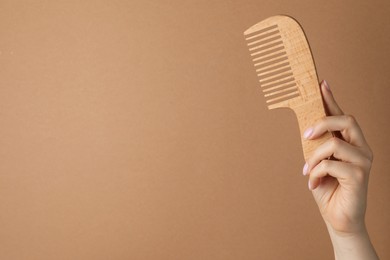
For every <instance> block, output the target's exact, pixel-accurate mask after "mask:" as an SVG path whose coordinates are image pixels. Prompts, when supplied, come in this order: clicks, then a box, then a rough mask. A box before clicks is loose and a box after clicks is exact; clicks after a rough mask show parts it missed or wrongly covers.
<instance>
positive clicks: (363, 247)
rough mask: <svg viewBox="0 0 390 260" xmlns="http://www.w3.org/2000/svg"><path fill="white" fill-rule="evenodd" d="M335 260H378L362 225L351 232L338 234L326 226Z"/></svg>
mask: <svg viewBox="0 0 390 260" xmlns="http://www.w3.org/2000/svg"><path fill="white" fill-rule="evenodd" d="M327 228H328V232H329V235H330V238H331V241H332V245H333V250H334V255H335V259H336V260H348V259H354V260H359V259H365V260H371V259H373V260H374V259H375V260H377V259H379V258H378V256H377V254H376V252H375V249H374V247H373V245H372V243H371V241H370V237H369V234H368V232H367V228H366V226H365V225H364V224H363V225H362V226H361V227H360V228H359V229H356V230H355V231H353V232H349V233H347V232H339V231H337V230H334V229H333V228H332V227H331V226H330V225H327Z"/></svg>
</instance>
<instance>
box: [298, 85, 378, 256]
mask: <svg viewBox="0 0 390 260" xmlns="http://www.w3.org/2000/svg"><path fill="white" fill-rule="evenodd" d="M321 91H322V95H323V99H324V103H325V106H326V110H327V113H328V115H329V116H327V117H325V118H323V119H321V120H320V121H319V122H317V123H316V124H315V125H313V126H312V127H311V128H309V129H308V130H306V132H305V133H306V135H305V137H306V138H307V139H309V140H310V139H316V138H318V137H320V136H321V135H323V134H324V133H326V132H328V131H330V132H334V133H335V137H333V138H331V139H329V140H328V141H326V142H325V143H324V144H322V145H321V146H320V147H318V148H317V149H316V150H315V151H314V153H313V154H312V156H311V157H310V158H309V159H308V160H307V162H306V164H305V166H304V169H303V174H304V175H308V176H309V182H308V186H309V189H310V190H312V193H313V196H314V199H315V201H316V202H317V205H318V207H319V210H320V212H321V215H322V217H323V219H324V221H325V223H326V225H327V227H328V231H329V233H330V236H331V239H332V242H333V246H334V249H335V255H336V258H340V259H377V258H376V254H375V251H374V248H373V247H372V245H371V243H370V241H369V238H368V233H367V231H366V226H365V221H364V218H365V211H366V203H367V187H368V177H369V173H370V169H371V164H372V160H373V155H372V151H371V149H370V147H369V146H368V144H367V142H366V140H365V138H364V136H363V133H362V130H361V129H360V127H359V125H358V123H357V122H356V120H355V118H354V117H352V116H349V115H344V113H343V111H342V110H341V109H340V107H339V106H338V105H337V103H336V101H335V99H334V98H333V95H332V93H331V91H330V89H329V86H328V85H327V83H326V82H325V81H323V82H322V83H321ZM308 133H309V134H308ZM336 136H338V137H336ZM355 246H358V247H360V248H364V251H363V252H359V249H358V248H355ZM347 248H349V249H351V250H355V251H354V252H355V253H358V254H356V255H355V253H353V254H352V255H351V252H349V254H346V252H348V250H347V251H345V249H347ZM367 252H368V253H367ZM365 253H366V254H365Z"/></svg>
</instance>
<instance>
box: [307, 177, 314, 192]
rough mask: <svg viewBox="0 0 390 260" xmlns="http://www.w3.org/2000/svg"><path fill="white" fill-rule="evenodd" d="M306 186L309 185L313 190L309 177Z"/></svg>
mask: <svg viewBox="0 0 390 260" xmlns="http://www.w3.org/2000/svg"><path fill="white" fill-rule="evenodd" d="M307 186H308V187H309V190H313V187H312V186H311V182H310V179H309V181H308V182H307Z"/></svg>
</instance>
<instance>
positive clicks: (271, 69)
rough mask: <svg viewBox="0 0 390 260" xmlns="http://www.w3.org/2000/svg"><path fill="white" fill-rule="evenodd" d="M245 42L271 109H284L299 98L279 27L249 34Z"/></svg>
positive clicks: (273, 26)
mask: <svg viewBox="0 0 390 260" xmlns="http://www.w3.org/2000/svg"><path fill="white" fill-rule="evenodd" d="M246 40H247V43H248V47H249V52H250V55H251V56H252V60H253V63H254V66H255V69H256V73H257V76H258V78H259V82H260V86H261V88H262V90H263V93H264V97H265V98H266V103H267V104H268V108H269V109H272V108H277V107H281V106H285V105H286V103H287V102H288V100H290V99H292V98H296V97H299V96H300V93H299V89H298V86H297V84H296V82H295V78H294V76H293V72H292V69H291V66H290V62H289V60H288V56H287V53H286V50H285V48H284V44H283V39H282V36H281V35H280V31H279V28H278V25H277V24H275V25H272V26H269V27H266V28H262V29H261V30H258V31H255V32H253V33H250V34H248V35H246Z"/></svg>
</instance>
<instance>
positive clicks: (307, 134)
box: [303, 127, 314, 139]
mask: <svg viewBox="0 0 390 260" xmlns="http://www.w3.org/2000/svg"><path fill="white" fill-rule="evenodd" d="M313 130H314V129H313V128H312V127H310V128H308V129H306V131H305V132H304V133H303V137H304V138H305V139H308V138H309V137H310V136H311V135H312V134H313Z"/></svg>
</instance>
